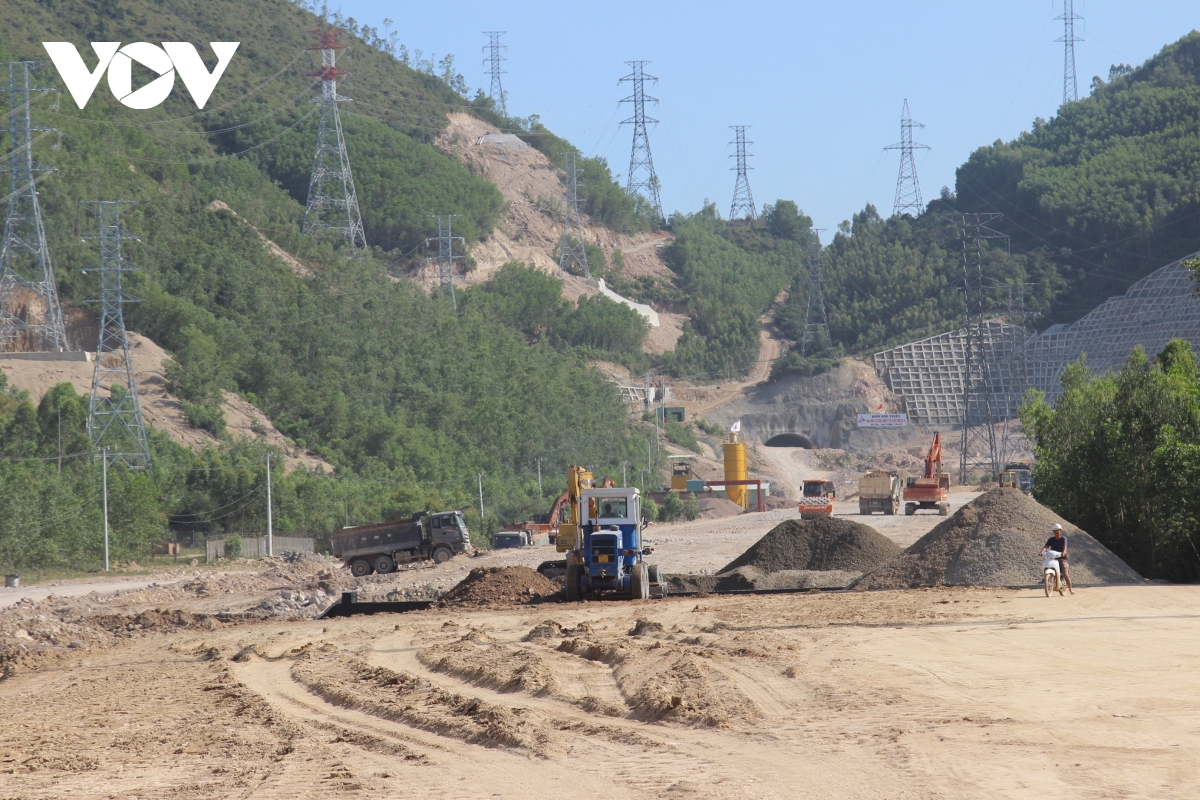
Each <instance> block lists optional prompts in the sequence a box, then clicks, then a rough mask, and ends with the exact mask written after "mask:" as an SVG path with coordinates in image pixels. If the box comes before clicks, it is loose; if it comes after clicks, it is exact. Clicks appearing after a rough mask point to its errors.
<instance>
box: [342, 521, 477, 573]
mask: <svg viewBox="0 0 1200 800" xmlns="http://www.w3.org/2000/svg"><path fill="white" fill-rule="evenodd" d="M472 549H474V548H472V547H471V536H470V533H468V531H467V523H466V520H464V519H463V515H462V512H461V511H443V512H440V513H437V514H430V513H429V512H428V511H418V512H417V513H416V514H413V515H412V518H411V519H408V520H396V521H392V522H378V523H375V524H374V525H356V526H354V527H348V528H338V529H337V530H336V531H334V534H333V555H334V556H335V557H337V558H340V559H342V560H343V561H344V562H345V563H344V566H347V567H349V568H350V573H351V574H352V575H354V576H355V577H356V578H361V577H363V576H366V575H370V574H371V573H372V572H377V573H379V574H380V575H386V574H388V573H389V572H394V571H395V569H396V565H397V564H404V563H407V562H410V561H422V560H430V561H435V562H437V563H438V564H444V563H446V562H447V561H449V560H450V559H451V558H453V557H454V556H455V555H456V554H458V553H465V552H467V551H469V550H472Z"/></svg>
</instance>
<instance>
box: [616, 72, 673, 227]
mask: <svg viewBox="0 0 1200 800" xmlns="http://www.w3.org/2000/svg"><path fill="white" fill-rule="evenodd" d="M625 63H626V64H628V65H629V66H630V67H631V68H632V70H633V71H632V72H630V73H629V74H628V75H626V76H625V77H624V78H621V80H620V83H625V82H626V81H628V82H630V83H632V84H633V94H631V95H629V97H626V98H625V99H624V100H622V101H621V102H622V103H633V116H632V117H630V118H629V119H627V120H622V122H621V124H622V125H632V126H633V150H632V152H631V153H630V156H629V176H628V178H626V182H625V190H626V191H628V192H629V193H630V194H634V193H637V192H640V193H642V195H643V196H645V198H646V199H647V200H649V201H650V205H651V206H652V207H653V208H654V213H655V214H657V215H658V218H659V219H660V220H661V219H664V217H663V210H662V199H661V197H660V196H659V183H658V175H657V174H655V172H654V159H653V158H652V157H651V155H650V137H649V135H648V134H647V133H646V125H648V124H657V123H658V120H656V119H654V118H653V117H647V116H646V102H647V101H649V102H651V103H657V102H658V98H657V97H650V96H649V95H647V94H646V88H645V85H646V81H652V82H654V83H658V78H656V77H654V76H653V75H647V74H646V72H645V66H646V65H647V64H649V63H650V62H649V61H626V62H625Z"/></svg>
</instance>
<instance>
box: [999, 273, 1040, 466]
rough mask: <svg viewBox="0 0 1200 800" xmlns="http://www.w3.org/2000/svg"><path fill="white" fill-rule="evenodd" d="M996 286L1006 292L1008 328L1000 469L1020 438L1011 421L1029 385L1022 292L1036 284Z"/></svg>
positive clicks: (1027, 337)
mask: <svg viewBox="0 0 1200 800" xmlns="http://www.w3.org/2000/svg"><path fill="white" fill-rule="evenodd" d="M1000 286H1001V288H1003V289H1005V290H1007V291H1008V325H1009V333H1008V336H1007V337H1006V338H1007V339H1008V341H1007V342H1006V343H1005V349H1006V350H1007V351H1008V363H1007V364H1006V367H1007V369H1006V372H1007V374H1006V375H1005V376H1004V378H1005V383H1004V386H1003V387H1002V388H1003V390H1004V395H1005V397H1004V409H1003V413H1002V415H1001V416H1002V418H1003V419H1004V420H1005V423H1004V432H1003V434H1002V435H1001V437H1000V453H999V455H998V457H997V459H996V461H997V463H998V464H999V465H1000V466H1001V467H1003V466H1004V464H1006V463H1008V461H1009V459H1011V458H1012V457H1013V456H1014V455H1015V454H1016V450H1017V441H1018V439H1019V438H1020V436H1019V435H1018V433H1017V430H1016V426H1015V425H1014V422H1015V421H1016V419H1017V412H1018V409H1020V407H1021V402H1022V400H1024V398H1025V391H1026V390H1027V389H1028V388H1029V386H1030V380H1029V358H1028V353H1027V352H1026V343H1027V342H1028V340H1029V331H1028V330H1026V328H1025V324H1026V323H1027V322H1028V318H1027V317H1028V315H1027V312H1026V309H1025V290H1026V289H1028V288H1032V287H1034V286H1036V284H1033V283H1004V284H1001V285H1000Z"/></svg>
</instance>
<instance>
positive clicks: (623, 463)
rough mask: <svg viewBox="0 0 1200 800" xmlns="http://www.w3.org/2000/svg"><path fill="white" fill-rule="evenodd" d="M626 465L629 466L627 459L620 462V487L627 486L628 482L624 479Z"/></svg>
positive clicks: (625, 487)
mask: <svg viewBox="0 0 1200 800" xmlns="http://www.w3.org/2000/svg"><path fill="white" fill-rule="evenodd" d="M628 466H629V462H628V461H622V462H621V488H622V489H627V488H629V482H628V481H627V480H626V479H625V468H626V467H628Z"/></svg>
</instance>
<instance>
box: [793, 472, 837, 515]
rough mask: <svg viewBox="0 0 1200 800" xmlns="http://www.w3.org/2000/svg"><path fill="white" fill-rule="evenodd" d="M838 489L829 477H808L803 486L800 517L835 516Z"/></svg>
mask: <svg viewBox="0 0 1200 800" xmlns="http://www.w3.org/2000/svg"><path fill="white" fill-rule="evenodd" d="M836 499H837V491H836V490H835V489H834V486H833V481H831V480H829V479H828V478H806V479H805V480H804V483H803V486H802V487H801V494H800V519H816V518H817V517H830V516H833V501H834V500H836Z"/></svg>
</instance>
